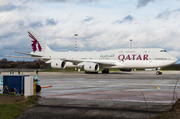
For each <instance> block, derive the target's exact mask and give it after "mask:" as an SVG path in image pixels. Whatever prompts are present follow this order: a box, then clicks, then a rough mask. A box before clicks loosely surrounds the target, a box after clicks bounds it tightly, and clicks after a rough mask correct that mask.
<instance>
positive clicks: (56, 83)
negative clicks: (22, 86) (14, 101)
mask: <svg viewBox="0 0 180 119" xmlns="http://www.w3.org/2000/svg"><path fill="white" fill-rule="evenodd" d="M155 73H156V71H133V72H120V71H119V72H110V74H101V73H98V74H85V73H84V72H50V73H47V72H39V80H40V85H41V86H52V87H49V88H42V90H41V92H40V93H38V95H40V96H41V97H42V98H40V99H39V101H38V105H36V106H34V107H32V108H31V109H29V110H28V111H26V112H25V113H24V114H22V115H21V116H19V117H18V118H17V119H23V118H27V119H28V118H29V119H30V118H35V119H36V118H37V119H39V118H43V119H44V118H52V119H53V118H54V119H56V118H60V119H70V118H74V119H75V118H78V119H79V118H83V119H84V118H86V119H87V118H107V119H109V118H110V119H111V118H118V119H119V118H124V119H129V118H132V119H135V118H137V119H139V118H143V119H144V118H150V117H154V116H157V115H159V114H162V113H164V112H166V111H168V110H169V109H170V107H171V105H172V103H173V102H174V101H175V100H176V99H178V98H179V97H180V89H179V88H180V82H179V78H180V71H163V75H156V74H155ZM2 74H3V73H2ZM4 74H6V73H4ZM24 75H33V76H35V72H24ZM1 88H2V86H0V89H1Z"/></svg>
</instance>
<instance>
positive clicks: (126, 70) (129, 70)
mask: <svg viewBox="0 0 180 119" xmlns="http://www.w3.org/2000/svg"><path fill="white" fill-rule="evenodd" d="M120 70H121V71H125V72H131V71H132V69H130V68H128V69H120Z"/></svg>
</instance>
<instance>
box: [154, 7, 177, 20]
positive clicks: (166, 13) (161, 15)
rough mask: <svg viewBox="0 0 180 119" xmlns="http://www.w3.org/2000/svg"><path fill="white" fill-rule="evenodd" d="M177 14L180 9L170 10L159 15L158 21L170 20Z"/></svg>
mask: <svg viewBox="0 0 180 119" xmlns="http://www.w3.org/2000/svg"><path fill="white" fill-rule="evenodd" d="M177 12H180V9H176V10H171V11H170V10H165V11H163V12H161V13H159V14H158V15H157V17H156V18H157V19H168V18H169V16H170V15H171V14H174V13H177Z"/></svg>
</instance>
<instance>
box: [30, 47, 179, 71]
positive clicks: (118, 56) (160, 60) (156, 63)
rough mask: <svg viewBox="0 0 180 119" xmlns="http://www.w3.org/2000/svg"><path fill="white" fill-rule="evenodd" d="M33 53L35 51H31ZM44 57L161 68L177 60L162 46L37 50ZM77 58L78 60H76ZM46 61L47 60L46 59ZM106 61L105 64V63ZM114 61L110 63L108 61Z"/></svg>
mask: <svg viewBox="0 0 180 119" xmlns="http://www.w3.org/2000/svg"><path fill="white" fill-rule="evenodd" d="M31 54H33V53H31ZM35 54H39V55H43V58H51V59H55V60H56V59H57V60H58V59H69V60H73V62H72V63H71V61H68V62H67V67H78V63H80V61H81V62H97V63H99V62H100V63H99V66H100V68H104V69H106V68H107V69H109V68H160V67H165V66H168V65H171V64H174V63H175V62H177V58H176V57H174V56H172V55H170V54H168V53H167V52H166V51H165V50H164V49H160V48H138V49H116V50H107V51H100V52H36V53H35ZM76 60H77V62H76ZM44 61H45V60H44ZM103 62H104V64H103ZM109 62H110V63H112V62H113V63H114V64H113V65H108V63H109Z"/></svg>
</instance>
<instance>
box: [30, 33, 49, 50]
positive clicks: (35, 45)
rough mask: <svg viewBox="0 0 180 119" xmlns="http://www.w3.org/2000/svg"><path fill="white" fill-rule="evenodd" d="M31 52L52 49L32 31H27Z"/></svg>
mask: <svg viewBox="0 0 180 119" xmlns="http://www.w3.org/2000/svg"><path fill="white" fill-rule="evenodd" d="M28 35H29V38H30V41H31V46H32V50H33V52H51V51H52V50H51V49H50V48H49V47H48V46H47V45H46V44H45V43H44V41H43V40H41V38H40V37H39V36H38V35H37V34H36V33H35V32H34V31H31V30H30V31H28Z"/></svg>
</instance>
